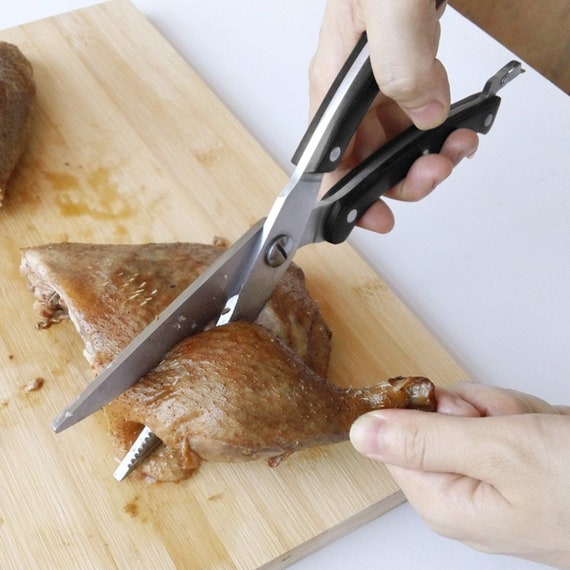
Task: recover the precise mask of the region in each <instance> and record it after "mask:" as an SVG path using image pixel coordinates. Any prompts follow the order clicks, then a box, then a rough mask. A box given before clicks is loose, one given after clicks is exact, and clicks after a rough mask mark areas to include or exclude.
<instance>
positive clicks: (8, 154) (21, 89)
mask: <svg viewBox="0 0 570 570" xmlns="http://www.w3.org/2000/svg"><path fill="white" fill-rule="evenodd" d="M35 97H36V87H35V83H34V75H33V70H32V65H31V63H30V62H29V61H28V59H27V58H26V57H25V56H24V55H23V54H22V52H21V51H20V50H19V49H18V47H17V46H15V45H13V44H10V43H8V42H2V41H0V205H1V204H2V200H3V198H4V193H5V191H6V186H7V184H8V179H9V178H10V175H11V174H12V171H13V170H14V168H15V166H16V164H17V163H18V160H19V159H20V156H21V155H22V152H23V151H24V147H25V146H26V142H27V140H28V135H29V132H30V126H31V123H32V109H33V105H34V101H35Z"/></svg>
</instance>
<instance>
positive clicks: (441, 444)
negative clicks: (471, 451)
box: [350, 410, 488, 476]
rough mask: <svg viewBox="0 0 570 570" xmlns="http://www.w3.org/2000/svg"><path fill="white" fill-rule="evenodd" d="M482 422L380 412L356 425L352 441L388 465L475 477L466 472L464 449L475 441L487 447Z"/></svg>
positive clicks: (411, 411) (356, 446)
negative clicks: (468, 443) (478, 437)
mask: <svg viewBox="0 0 570 570" xmlns="http://www.w3.org/2000/svg"><path fill="white" fill-rule="evenodd" d="M480 419H481V418H473V417H458V416H449V415H444V414H437V413H436V414H432V413H426V412H421V411H417V410H378V411H374V412H369V413H367V414H365V415H363V416H361V417H360V418H358V419H357V420H356V421H355V422H354V424H353V425H352V428H351V430H350V440H351V442H352V445H353V446H354V447H355V448H356V449H357V451H359V452H360V453H362V454H363V455H366V456H367V457H369V458H371V459H375V460H378V461H382V462H383V463H387V464H389V465H397V466H399V467H403V468H405V469H411V470H414V471H430V472H439V473H458V474H466V475H470V476H473V475H475V476H476V474H474V473H469V474H468V473H465V469H466V461H465V446H466V443H467V442H471V443H472V444H473V442H474V441H477V446H480V445H484V444H485V440H486V439H487V438H488V437H487V433H486V431H487V430H483V429H478V428H479V427H483V426H480V424H478V422H477V420H480ZM475 432H479V433H477V434H476V433H475ZM476 436H481V437H482V438H483V441H481V440H479V439H475V438H476Z"/></svg>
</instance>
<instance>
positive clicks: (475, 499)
mask: <svg viewBox="0 0 570 570" xmlns="http://www.w3.org/2000/svg"><path fill="white" fill-rule="evenodd" d="M438 392H439V395H438V401H439V404H438V411H439V412H440V413H436V414H430V413H425V412H418V411H413V410H379V411H375V412H370V413H368V414H366V415H364V416H362V417H361V418H359V419H358V420H357V421H356V422H355V424H354V425H353V428H352V431H351V441H352V443H353V445H354V446H355V447H356V449H357V450H359V451H360V452H361V453H364V454H365V455H367V456H368V457H371V458H373V459H377V460H379V461H382V462H384V463H386V465H387V467H388V469H389V471H390V473H391V474H392V476H393V477H394V479H395V480H396V482H397V483H398V485H400V487H401V488H402V490H403V492H404V494H405V495H406V497H407V498H408V500H409V501H410V503H411V504H412V506H413V507H414V508H415V509H416V510H417V511H418V512H419V514H420V515H421V516H422V517H423V518H424V519H425V521H426V522H427V523H428V525H429V526H430V527H431V528H432V529H433V530H435V531H436V532H438V533H440V534H442V535H444V536H447V537H450V538H454V539H456V540H460V541H461V542H463V543H465V544H467V545H469V546H471V547H473V548H476V549H479V550H482V551H486V552H492V553H502V554H507V555H512V556H517V557H519V558H525V559H528V560H533V561H535V562H542V563H544V564H551V565H556V566H557V567H559V568H570V538H569V536H570V534H569V533H570V483H569V481H570V445H569V444H568V437H569V434H570V408H569V407H566V406H551V405H550V404H548V403H547V402H544V401H543V400H540V399H539V398H535V397H533V396H530V395H528V394H522V393H519V392H514V391H510V390H502V389H500V388H493V387H489V386H483V385H480V384H473V383H462V384H459V385H457V386H456V387H454V388H453V389H452V390H438ZM451 414H453V415H451ZM461 416H462V417H461Z"/></svg>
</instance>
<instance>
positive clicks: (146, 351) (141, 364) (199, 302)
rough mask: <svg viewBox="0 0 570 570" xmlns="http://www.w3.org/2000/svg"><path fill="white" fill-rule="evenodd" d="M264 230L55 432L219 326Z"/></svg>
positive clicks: (169, 310) (62, 418)
mask: <svg viewBox="0 0 570 570" xmlns="http://www.w3.org/2000/svg"><path fill="white" fill-rule="evenodd" d="M262 229H263V220H260V221H259V222H258V223H257V224H255V225H254V226H252V227H251V228H250V229H249V230H248V231H247V232H246V233H245V234H244V235H243V236H242V237H241V238H240V239H239V240H238V241H237V242H236V243H235V244H234V245H233V246H232V247H230V248H229V249H228V250H226V251H225V252H224V253H223V254H222V255H221V256H220V257H219V258H218V260H217V261H215V262H214V263H213V264H212V265H211V266H210V267H209V268H208V269H207V270H206V271H205V272H204V273H203V274H202V275H200V277H198V278H197V279H196V280H195V281H194V282H193V283H192V284H191V285H189V286H188V288H187V289H186V290H185V291H183V292H182V293H181V294H180V295H179V296H178V297H177V298H176V299H175V300H174V301H173V302H172V303H171V304H170V305H169V306H168V307H166V309H164V311H163V312H162V313H160V315H158V317H157V318H156V319H155V320H154V321H153V322H152V323H151V324H150V325H149V326H148V327H146V328H145V329H144V330H143V331H142V332H141V333H140V334H139V335H138V336H136V337H135V338H134V339H133V340H132V341H131V342H130V343H129V344H128V345H127V347H126V348H125V349H124V350H123V351H122V352H121V353H119V355H118V356H117V357H116V358H115V359H114V360H113V361H112V362H111V363H110V364H109V366H108V367H107V368H106V369H105V370H103V372H102V373H101V374H100V375H99V376H98V377H97V378H96V379H95V380H93V382H91V383H90V384H89V385H88V386H87V388H85V390H84V391H83V392H82V393H81V394H80V395H79V396H78V397H77V398H76V399H75V400H74V401H73V402H72V403H71V404H70V405H69V406H67V407H66V408H65V409H64V410H63V411H62V412H61V413H60V414H59V415H58V416H57V417H56V418H55V419H54V420H53V421H52V423H51V427H52V429H53V430H54V431H55V432H56V433H58V432H61V431H63V430H65V429H67V428H68V427H71V426H72V425H74V424H76V423H77V422H79V421H81V420H82V419H84V418H86V417H87V416H89V415H91V414H92V413H93V412H96V411H97V410H99V409H100V408H102V407H103V406H105V405H106V404H108V403H109V402H110V401H111V400H113V399H115V398H116V397H117V396H119V395H121V394H122V393H123V392H124V391H125V390H127V389H128V388H130V387H131V386H132V385H133V384H134V383H135V382H137V381H138V380H139V379H140V378H141V377H142V376H144V375H145V374H146V373H147V372H149V371H150V370H151V369H152V368H154V367H155V366H156V365H158V364H159V362H160V361H161V360H162V359H163V357H164V355H165V354H166V353H167V352H168V350H170V349H171V348H172V347H173V346H174V345H175V344H176V343H177V342H179V341H181V340H182V339H184V338H186V337H188V336H190V335H192V334H195V333H197V332H199V331H201V330H203V329H204V328H205V327H206V326H208V325H209V324H210V323H211V322H212V321H214V322H215V320H216V319H218V317H219V316H220V314H221V313H222V312H223V310H224V307H225V306H226V303H227V301H228V299H229V298H230V297H231V296H232V295H233V293H234V289H235V287H236V283H240V280H241V275H242V272H243V268H244V267H246V266H247V263H248V259H249V258H250V256H251V255H252V251H253V250H254V249H255V247H256V245H257V242H258V241H259V238H260V236H261V233H262Z"/></svg>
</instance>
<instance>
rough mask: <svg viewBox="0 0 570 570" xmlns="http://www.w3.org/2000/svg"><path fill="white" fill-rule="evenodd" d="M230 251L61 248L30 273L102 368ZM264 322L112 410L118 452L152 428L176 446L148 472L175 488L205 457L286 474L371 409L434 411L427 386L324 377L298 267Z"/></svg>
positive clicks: (50, 318) (192, 343) (188, 351)
mask: <svg viewBox="0 0 570 570" xmlns="http://www.w3.org/2000/svg"><path fill="white" fill-rule="evenodd" d="M220 251H221V249H220V248H217V247H214V246H207V245H200V244H147V245H83V244H54V245H48V246H41V247H37V248H30V249H27V250H25V251H24V255H23V260H22V266H21V269H22V273H23V274H24V275H25V276H27V277H28V280H29V282H30V284H31V287H32V289H33V291H34V294H35V297H36V306H37V308H38V309H39V310H40V313H41V315H42V320H41V321H40V323H39V326H40V327H47V326H50V325H51V324H52V323H55V322H58V321H60V320H61V319H62V318H64V317H66V316H69V317H70V318H71V320H72V321H73V322H74V324H75V326H76V327H77V329H78V331H79V333H80V334H81V337H82V338H83V340H84V342H85V345H86V354H87V356H88V358H89V359H90V361H91V362H93V363H94V366H95V368H96V369H100V368H101V367H103V366H105V365H106V364H108V363H109V362H110V361H111V360H112V358H113V357H114V356H115V355H116V354H117V352H118V351H119V350H120V349H121V348H123V347H124V346H125V345H126V344H127V343H128V342H129V341H130V340H131V339H132V338H133V336H134V335H136V334H137V333H138V332H139V331H140V330H141V329H142V328H143V327H144V326H145V325H146V324H147V323H148V322H150V321H151V320H152V319H153V318H154V316H155V315H156V314H157V313H158V312H159V311H160V310H161V309H162V308H163V307H164V306H166V304H167V303H169V302H170V301H171V300H172V299H173V298H174V297H175V296H176V295H177V294H178V293H179V292H181V291H182V290H183V289H184V288H185V287H186V286H187V285H188V284H189V283H190V282H191V281H192V280H193V279H195V278H196V277H197V275H199V273H200V272H201V271H203V269H205V268H206V267H207V266H208V265H209V264H210V263H211V262H212V261H213V260H214V259H215V257H216V256H217V255H219V253H220ZM258 323H261V324H255V323H231V324H229V325H226V326H223V327H218V328H215V329H212V330H209V331H206V332H202V333H199V334H197V335H194V336H192V337H190V338H188V339H186V340H184V341H182V342H180V343H179V344H178V345H177V346H175V347H174V348H173V349H172V350H171V351H170V353H169V354H168V355H166V356H165V358H164V360H163V362H162V363H161V364H160V365H159V366H158V367H156V368H155V369H154V370H153V371H151V372H150V373H149V374H147V375H146V376H145V377H144V378H142V379H141V380H140V382H138V383H137V384H136V385H135V386H133V387H132V388H131V389H129V390H128V391H127V392H125V393H124V394H123V395H122V396H120V397H119V398H117V399H116V400H115V401H113V402H112V403H111V404H109V405H108V406H107V408H106V416H107V419H108V425H109V431H110V434H111V436H112V438H113V440H114V442H115V444H116V446H117V449H118V451H119V453H120V454H121V455H122V454H124V453H125V452H126V450H127V449H128V448H129V447H130V445H131V444H132V443H133V441H134V439H135V438H136V436H137V435H138V432H139V431H140V429H141V427H142V426H143V425H147V426H148V427H149V428H150V429H151V430H152V431H153V432H154V433H155V434H156V435H157V436H158V437H160V438H161V439H162V440H163V442H164V443H165V445H163V446H161V448H160V449H159V450H158V451H157V452H155V454H154V455H153V456H152V457H151V458H149V459H148V460H147V461H146V462H145V463H143V464H142V465H141V466H140V467H139V469H140V471H142V472H143V473H144V474H146V475H148V476H150V477H152V478H153V479H155V480H161V481H165V480H169V481H175V480H180V479H183V478H186V477H188V476H189V475H190V474H191V473H192V472H193V471H195V469H196V468H198V467H199V465H200V461H201V460H202V459H205V460H216V461H238V460H239V461H243V460H246V459H255V458H267V459H268V460H269V462H270V464H272V465H275V464H277V463H278V462H279V461H280V459H281V458H283V457H285V456H287V455H289V454H290V453H292V452H293V451H295V450H297V449H303V448H306V447H311V446H315V445H322V444H325V443H334V442H337V441H341V440H343V439H346V437H347V435H348V430H349V427H350V425H351V423H352V422H353V421H354V420H355V419H356V418H357V417H358V416H359V415H360V414H362V413H364V412H366V411H369V410H371V409H376V408H383V407H413V408H419V409H426V410H433V409H434V408H435V401H434V394H433V385H432V384H431V382H429V380H426V379H424V378H398V379H393V380H390V381H388V382H383V383H381V384H378V385H376V386H372V387H368V388H363V389H344V388H340V387H338V386H336V385H333V384H331V383H329V382H327V381H326V380H325V379H324V376H325V375H326V368H327V364H328V356H329V344H330V343H329V340H330V333H329V331H328V328H327V327H326V325H325V323H324V321H323V319H322V317H321V315H320V312H319V310H318V308H317V306H316V304H315V303H314V301H313V300H312V299H311V298H310V296H309V294H308V292H307V291H306V289H305V286H304V277H303V274H302V272H301V270H300V269H299V268H297V267H295V266H293V267H291V268H290V269H289V270H288V272H287V274H286V276H285V278H284V279H283V280H282V282H281V283H280V284H279V287H278V288H277V290H276V291H275V293H274V295H273V296H272V298H271V300H270V302H269V303H268V306H267V307H266V308H265V309H264V311H263V313H262V317H261V318H260V320H259V321H258ZM262 325H263V326H262Z"/></svg>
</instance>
